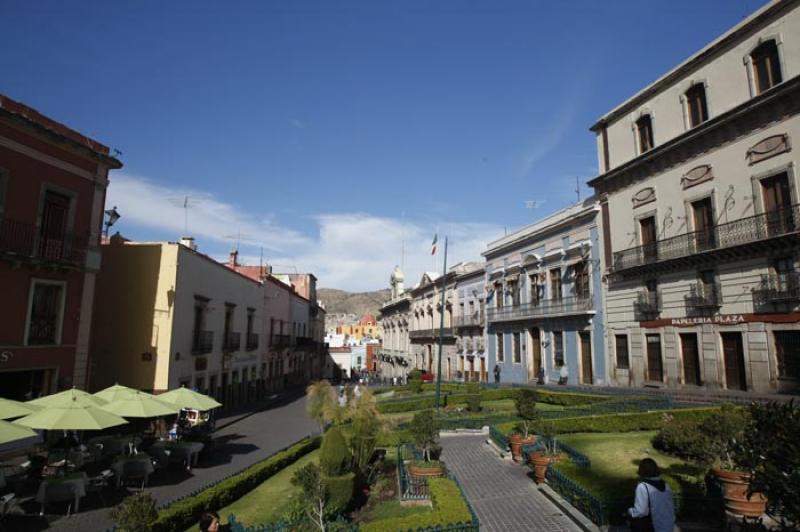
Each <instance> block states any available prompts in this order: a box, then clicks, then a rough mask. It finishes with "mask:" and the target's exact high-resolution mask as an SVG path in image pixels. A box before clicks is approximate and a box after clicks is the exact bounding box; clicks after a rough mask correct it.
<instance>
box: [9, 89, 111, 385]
mask: <svg viewBox="0 0 800 532" xmlns="http://www.w3.org/2000/svg"><path fill="white" fill-rule="evenodd" d="M121 167H122V163H120V161H118V160H117V159H116V158H114V157H112V156H110V155H109V149H108V148H107V147H106V146H103V145H102V144H100V143H98V142H96V141H94V140H92V139H90V138H88V137H85V136H83V135H81V134H80V133H78V132H76V131H73V130H72V129H69V128H68V127H66V126H64V125H62V124H60V123H58V122H56V121H54V120H52V119H49V118H47V117H45V116H43V115H41V114H40V113H38V112H37V111H35V110H34V109H31V108H30V107H27V106H25V105H23V104H21V103H19V102H16V101H14V100H11V99H10V98H7V97H5V96H2V95H0V302H1V303H2V304H1V305H0V396H2V397H7V398H13V399H21V400H24V399H29V398H35V397H38V396H41V395H44V394H47V393H51V392H54V391H57V390H59V389H63V388H68V387H71V386H77V387H79V388H85V387H86V385H87V382H86V380H87V375H88V369H89V359H88V348H89V335H90V332H91V331H90V328H91V315H92V301H93V298H94V282H95V275H96V272H97V271H98V269H99V267H100V252H99V241H100V235H101V227H102V223H103V209H104V203H105V194H106V187H107V185H108V172H109V170H111V169H117V168H121Z"/></svg>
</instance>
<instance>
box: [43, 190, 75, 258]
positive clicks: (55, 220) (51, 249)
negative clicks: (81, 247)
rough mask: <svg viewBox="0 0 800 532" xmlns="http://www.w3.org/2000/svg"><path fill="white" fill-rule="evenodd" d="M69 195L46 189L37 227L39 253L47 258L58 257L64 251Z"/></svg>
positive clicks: (60, 256)
mask: <svg viewBox="0 0 800 532" xmlns="http://www.w3.org/2000/svg"><path fill="white" fill-rule="evenodd" d="M68 215H69V197H68V196H64V195H63V194H58V193H56V192H51V191H47V192H45V196H44V204H43V205H42V221H41V226H40V227H39V236H40V239H39V255H41V256H42V257H46V258H48V259H59V258H62V257H63V254H64V253H65V251H66V249H65V245H66V242H65V237H66V234H67V217H68Z"/></svg>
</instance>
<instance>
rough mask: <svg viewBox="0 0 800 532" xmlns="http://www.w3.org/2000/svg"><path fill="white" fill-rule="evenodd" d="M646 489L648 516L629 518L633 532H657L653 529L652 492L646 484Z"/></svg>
mask: <svg viewBox="0 0 800 532" xmlns="http://www.w3.org/2000/svg"><path fill="white" fill-rule="evenodd" d="M644 489H645V491H647V515H643V516H641V517H631V516H630V515H629V516H628V523H629V524H630V526H631V532H655V529H654V528H653V515H652V514H653V512H652V511H651V510H652V503H651V502H650V490H649V489H648V488H647V484H644Z"/></svg>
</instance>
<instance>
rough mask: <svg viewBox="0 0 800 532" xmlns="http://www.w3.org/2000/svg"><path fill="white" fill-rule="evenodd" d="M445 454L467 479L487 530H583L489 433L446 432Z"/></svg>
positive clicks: (469, 492) (455, 472)
mask: <svg viewBox="0 0 800 532" xmlns="http://www.w3.org/2000/svg"><path fill="white" fill-rule="evenodd" d="M441 443H442V459H443V460H444V461H445V462H447V469H448V470H449V471H450V472H451V473H452V474H453V476H455V477H456V478H457V479H458V481H459V482H460V483H461V487H462V488H463V489H464V493H465V494H466V496H467V499H468V500H469V502H470V504H471V505H472V508H473V509H474V510H475V513H477V514H478V519H479V520H480V522H481V530H482V531H483V530H486V531H498V532H501V531H502V532H514V531H520V532H522V531H525V532H528V531H540V530H541V531H548V532H549V531H565V532H567V531H568V532H572V531H579V530H582V529H581V528H580V527H579V526H578V525H577V524H576V523H575V522H574V521H572V520H571V519H570V518H569V517H568V516H566V515H565V514H564V513H563V512H562V511H561V510H560V509H559V508H558V507H557V506H555V505H554V504H553V503H552V502H551V501H550V500H549V499H547V498H546V497H545V496H544V495H543V494H542V493H540V492H539V490H538V489H537V488H536V486H535V484H534V483H533V480H531V478H530V477H529V476H528V474H529V473H530V469H529V468H527V467H520V466H519V465H517V464H514V463H512V462H507V461H504V460H502V459H500V458H499V457H498V456H497V455H496V454H495V453H494V452H492V450H491V449H490V447H489V446H488V445H487V444H486V436H485V435H482V434H479V435H443V436H442V439H441Z"/></svg>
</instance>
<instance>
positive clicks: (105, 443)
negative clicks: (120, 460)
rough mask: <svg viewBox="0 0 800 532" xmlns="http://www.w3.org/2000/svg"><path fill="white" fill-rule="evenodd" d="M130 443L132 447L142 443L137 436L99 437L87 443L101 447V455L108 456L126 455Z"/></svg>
mask: <svg viewBox="0 0 800 532" xmlns="http://www.w3.org/2000/svg"><path fill="white" fill-rule="evenodd" d="M131 442H133V446H134V447H137V446H138V445H139V444H141V443H142V439H141V438H140V437H139V436H99V437H97V438H92V439H91V440H89V441H88V442H87V443H89V444H93V445H102V449H103V454H104V455H105V456H109V455H117V454H120V453H128V452H129V449H130V447H129V446H130V444H131Z"/></svg>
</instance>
